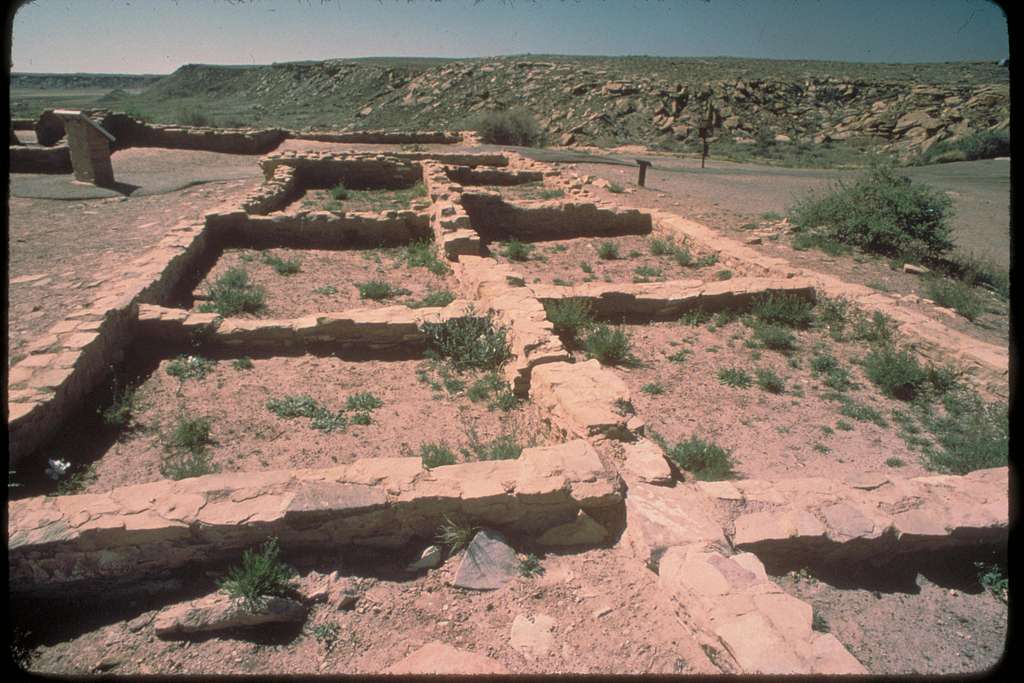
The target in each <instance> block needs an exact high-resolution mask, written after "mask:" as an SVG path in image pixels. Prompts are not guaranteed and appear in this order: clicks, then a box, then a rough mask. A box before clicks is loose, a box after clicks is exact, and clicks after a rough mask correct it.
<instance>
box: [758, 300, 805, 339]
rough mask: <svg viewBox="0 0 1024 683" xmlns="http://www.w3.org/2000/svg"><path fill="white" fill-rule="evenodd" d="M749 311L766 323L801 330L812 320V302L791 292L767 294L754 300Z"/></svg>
mask: <svg viewBox="0 0 1024 683" xmlns="http://www.w3.org/2000/svg"><path fill="white" fill-rule="evenodd" d="M751 313H752V314H753V315H754V317H755V318H757V319H758V320H761V321H763V322H766V323H771V324H775V325H784V326H786V327H793V328H796V329H800V330H803V329H807V328H808V327H810V326H811V323H812V322H813V321H814V303H813V302H811V301H807V300H806V299H803V298H801V297H798V296H795V295H793V294H780V295H776V294H769V295H767V296H760V297H757V298H756V299H755V300H754V303H753V305H752V306H751Z"/></svg>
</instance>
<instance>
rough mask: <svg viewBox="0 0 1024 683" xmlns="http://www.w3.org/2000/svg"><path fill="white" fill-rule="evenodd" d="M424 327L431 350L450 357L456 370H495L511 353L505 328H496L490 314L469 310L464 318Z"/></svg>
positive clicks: (427, 324)
mask: <svg viewBox="0 0 1024 683" xmlns="http://www.w3.org/2000/svg"><path fill="white" fill-rule="evenodd" d="M421 329H422V330H423V332H424V333H425V334H426V337H427V344H428V347H429V350H430V352H431V353H432V354H434V355H436V356H438V357H440V358H445V359H447V360H448V361H449V362H451V363H452V365H454V366H455V368H456V369H457V370H466V369H469V368H479V369H481V370H494V369H497V368H499V367H501V365H502V364H504V363H505V361H506V360H508V358H509V356H510V355H511V351H510V349H509V343H508V339H507V337H506V332H505V330H504V328H501V327H496V326H495V325H494V322H493V320H492V319H491V317H490V316H486V317H479V316H475V315H473V314H472V311H467V314H466V316H465V317H463V318H452V319H450V320H446V321H445V322H442V323H424V324H423V325H422V327H421Z"/></svg>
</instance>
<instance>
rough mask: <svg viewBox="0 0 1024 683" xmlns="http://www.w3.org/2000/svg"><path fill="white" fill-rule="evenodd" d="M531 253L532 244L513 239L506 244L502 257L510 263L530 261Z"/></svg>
mask: <svg viewBox="0 0 1024 683" xmlns="http://www.w3.org/2000/svg"><path fill="white" fill-rule="evenodd" d="M531 252H533V245H532V244H526V243H525V242H520V241H519V240H517V239H512V240H509V241H508V242H506V243H505V248H504V250H503V251H502V255H503V256H504V257H505V258H507V259H508V260H510V261H529V260H530V253H531Z"/></svg>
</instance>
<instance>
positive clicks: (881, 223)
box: [791, 164, 953, 256]
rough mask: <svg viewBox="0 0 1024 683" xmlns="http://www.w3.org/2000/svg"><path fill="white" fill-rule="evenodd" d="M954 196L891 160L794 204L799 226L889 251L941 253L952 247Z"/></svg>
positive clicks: (884, 251) (933, 254)
mask: <svg viewBox="0 0 1024 683" xmlns="http://www.w3.org/2000/svg"><path fill="white" fill-rule="evenodd" d="M951 207H952V200H951V199H950V198H949V197H947V196H946V195H945V194H943V193H942V192H939V191H937V190H935V189H933V188H931V187H929V186H927V185H921V184H914V183H913V182H911V180H910V179H909V178H907V177H905V176H902V175H899V174H898V173H897V172H896V171H895V169H894V168H893V167H892V166H891V165H885V164H874V165H872V166H871V168H870V169H869V170H868V171H867V172H866V173H865V174H864V175H862V176H861V177H860V178H858V179H857V180H856V181H854V183H853V184H851V185H846V184H844V183H840V184H839V185H838V186H837V187H835V188H834V189H833V190H832V192H831V193H830V194H827V195H823V196H819V195H811V196H809V197H807V198H805V199H803V200H801V201H800V202H798V203H797V205H796V206H795V207H794V208H793V209H792V211H791V215H792V217H793V221H794V223H795V225H796V226H797V229H798V230H799V231H802V232H807V233H811V234H816V235H820V236H824V237H826V238H828V239H833V240H835V241H837V242H842V243H844V244H850V245H853V246H857V247H860V248H861V249H864V250H865V251H871V252H875V253H880V254H885V255H900V254H908V253H924V254H928V255H930V256H939V255H941V254H943V253H945V252H947V251H949V250H950V249H952V247H953V242H952V236H951V229H950V226H949V224H948V223H947V218H948V215H949V213H950V209H951Z"/></svg>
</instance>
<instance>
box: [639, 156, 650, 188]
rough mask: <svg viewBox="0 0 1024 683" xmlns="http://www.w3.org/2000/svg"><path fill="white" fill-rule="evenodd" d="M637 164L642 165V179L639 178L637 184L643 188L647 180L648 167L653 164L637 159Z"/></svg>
mask: <svg viewBox="0 0 1024 683" xmlns="http://www.w3.org/2000/svg"><path fill="white" fill-rule="evenodd" d="M636 163H638V164H640V177H639V178H637V181H636V184H637V185H639V186H640V187H643V186H644V182H645V181H646V180H647V167H648V166H650V165H651V162H649V161H644V160H643V159H637V160H636Z"/></svg>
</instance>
